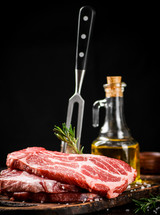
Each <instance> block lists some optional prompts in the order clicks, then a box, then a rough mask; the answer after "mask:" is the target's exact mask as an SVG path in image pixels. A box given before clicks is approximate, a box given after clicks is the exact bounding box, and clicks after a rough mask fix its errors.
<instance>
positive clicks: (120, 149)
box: [91, 140, 140, 181]
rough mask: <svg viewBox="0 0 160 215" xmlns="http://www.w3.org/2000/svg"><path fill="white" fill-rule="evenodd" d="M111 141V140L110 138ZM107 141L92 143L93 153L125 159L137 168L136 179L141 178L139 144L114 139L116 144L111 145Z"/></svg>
mask: <svg viewBox="0 0 160 215" xmlns="http://www.w3.org/2000/svg"><path fill="white" fill-rule="evenodd" d="M110 141H111V140H110ZM110 141H107V142H106V143H105V141H104V140H103V141H97V140H96V141H94V142H93V143H92V145H91V153H92V154H95V155H104V156H107V157H111V158H116V159H120V160H123V161H125V162H126V163H128V164H129V165H130V166H132V167H133V168H134V169H136V170H137V177H136V181H138V180H140V166H139V163H140V162H139V144H138V143H136V142H135V143H134V141H133V140H132V141H131V142H128V141H124V140H123V141H122V140H120V141H118V140H116V141H115V140H114V141H113V140H112V143H113V142H114V144H112V145H110V144H109V142H110Z"/></svg>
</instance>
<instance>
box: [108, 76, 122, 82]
mask: <svg viewBox="0 0 160 215" xmlns="http://www.w3.org/2000/svg"><path fill="white" fill-rule="evenodd" d="M121 80H122V77H121V76H107V83H108V84H121Z"/></svg>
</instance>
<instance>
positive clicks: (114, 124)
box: [91, 76, 140, 181]
mask: <svg viewBox="0 0 160 215" xmlns="http://www.w3.org/2000/svg"><path fill="white" fill-rule="evenodd" d="M107 82H108V83H107V84H105V85H104V90H105V94H106V98H105V99H103V100H99V101H96V102H95V103H94V104H93V126H94V127H98V126H99V108H101V107H104V108H105V111H106V116H105V121H104V125H103V126H102V127H101V129H100V133H99V136H98V137H97V138H96V139H95V140H94V141H93V143H92V145H91V153H92V154H96V155H105V156H108V157H112V158H117V159H120V160H123V161H125V162H126V163H128V164H130V165H131V166H132V167H133V168H135V169H136V170H137V177H136V180H135V181H140V162H139V143H138V142H137V141H136V140H135V139H134V138H133V137H132V136H131V133H130V130H129V128H128V127H127V124H126V122H125V117H124V112H123V91H124V87H126V84H125V83H124V82H121V76H110V77H107Z"/></svg>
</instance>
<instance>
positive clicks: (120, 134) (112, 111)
mask: <svg viewBox="0 0 160 215" xmlns="http://www.w3.org/2000/svg"><path fill="white" fill-rule="evenodd" d="M100 136H105V137H107V138H110V139H126V138H130V137H131V134H130V132H129V129H128V127H127V125H126V122H125V117H124V112H123V97H109V98H106V117H105V122H104V125H103V126H102V128H101V130H100Z"/></svg>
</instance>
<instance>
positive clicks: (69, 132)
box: [53, 123, 84, 154]
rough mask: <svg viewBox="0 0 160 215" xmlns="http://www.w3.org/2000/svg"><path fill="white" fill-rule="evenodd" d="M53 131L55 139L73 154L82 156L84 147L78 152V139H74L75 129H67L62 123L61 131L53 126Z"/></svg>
mask: <svg viewBox="0 0 160 215" xmlns="http://www.w3.org/2000/svg"><path fill="white" fill-rule="evenodd" d="M53 131H54V134H55V135H56V136H57V138H58V139H59V140H62V141H64V142H65V143H67V144H68V145H69V146H70V147H71V148H72V149H73V151H74V152H75V153H77V154H83V148H84V147H82V148H81V149H80V150H78V148H77V141H78V139H77V138H75V128H72V125H70V127H69V128H67V127H66V124H65V123H62V129H61V128H60V127H58V126H56V125H55V126H54V129H53Z"/></svg>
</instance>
